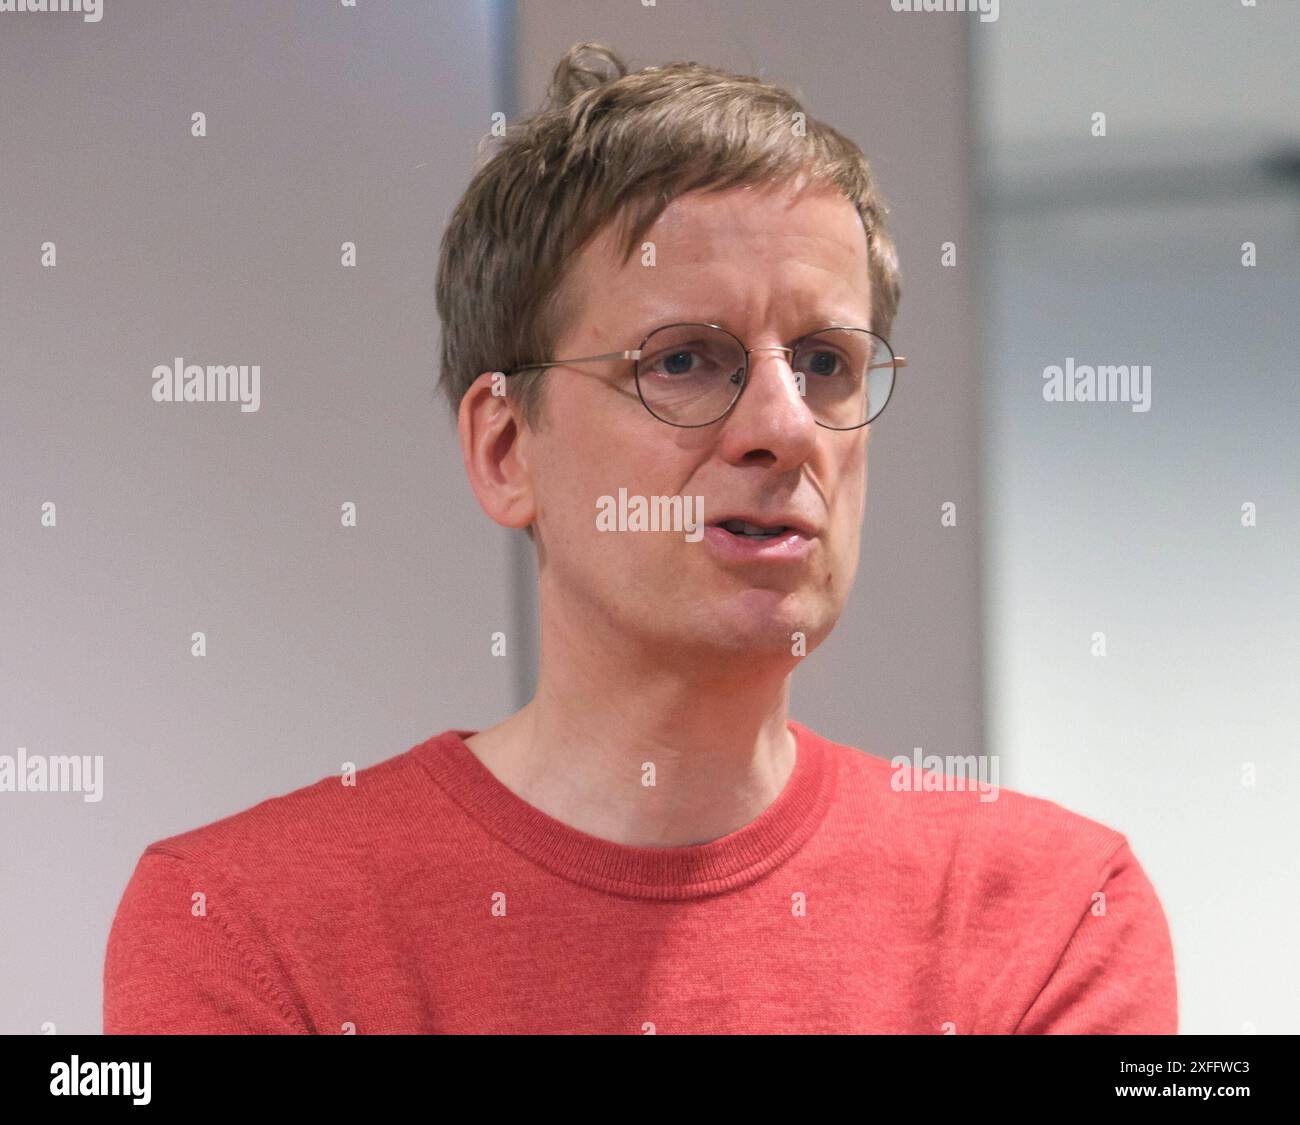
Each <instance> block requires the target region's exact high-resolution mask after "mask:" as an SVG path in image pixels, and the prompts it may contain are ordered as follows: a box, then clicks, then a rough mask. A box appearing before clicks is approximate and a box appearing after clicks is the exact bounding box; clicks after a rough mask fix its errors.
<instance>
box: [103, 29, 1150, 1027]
mask: <svg viewBox="0 0 1300 1125" xmlns="http://www.w3.org/2000/svg"><path fill="white" fill-rule="evenodd" d="M595 64H600V65H599V66H597V65H595ZM884 210H885V209H884V205H883V202H882V201H881V199H880V197H879V195H878V193H877V190H876V188H875V186H874V184H873V182H872V180H871V177H870V173H869V171H868V169H867V165H866V161H865V160H864V159H863V158H862V155H861V153H860V152H859V151H858V150H857V148H856V146H854V145H852V143H851V142H848V141H847V140H845V139H844V138H842V137H840V136H839V134H837V133H835V132H834V131H833V130H830V129H829V128H828V127H827V126H825V125H823V124H821V123H819V122H815V121H812V120H806V119H805V118H804V116H803V115H802V111H801V110H800V109H799V107H798V104H797V103H796V102H795V101H794V100H793V99H792V98H791V97H790V96H789V95H788V94H787V93H785V92H783V91H780V90H776V89H774V88H772V87H769V86H766V85H764V84H761V83H759V82H757V81H756V80H753V79H747V78H741V77H737V76H733V75H725V74H721V73H718V72H715V71H712V70H708V69H706V68H703V67H699V66H695V65H694V64H691V65H679V66H671V67H664V68H651V69H649V70H647V71H642V72H640V73H637V74H627V73H626V68H625V67H624V66H623V65H622V63H621V61H620V60H619V59H618V58H617V56H615V55H614V54H613V53H612V52H610V51H608V50H607V49H605V48H600V47H594V46H592V45H579V46H578V47H576V48H574V50H573V51H571V52H570V53H569V55H568V56H566V58H565V59H564V60H563V61H562V62H561V64H560V66H559V68H558V70H557V72H556V78H555V81H554V83H553V85H552V89H551V92H550V99H549V105H548V107H547V109H546V110H545V111H544V112H543V113H541V114H539V115H538V116H537V117H535V118H532V119H530V120H529V121H526V122H524V123H522V124H520V125H516V126H514V127H512V130H511V132H510V134H509V135H508V136H507V138H506V143H505V146H504V147H503V149H502V151H501V152H499V153H498V154H497V155H496V156H494V157H493V159H492V160H491V161H489V162H488V163H487V164H486V165H485V166H484V167H483V168H482V169H480V170H479V172H478V174H477V175H476V177H475V180H474V182H473V184H471V186H470V188H469V190H468V191H467V193H466V196H465V198H464V200H462V203H461V205H460V207H459V208H458V209H457V212H456V214H455V215H454V216H453V217H452V220H451V224H450V225H449V228H448V231H447V234H446V236H445V241H444V245H443V255H442V262H441V270H440V276H439V287H438V297H439V308H440V312H441V314H442V319H443V328H444V338H443V371H442V378H443V382H444V387H445V389H446V391H447V393H448V395H449V398H450V401H451V402H452V404H453V405H454V406H455V408H456V410H457V412H458V414H457V416H458V424H459V437H460V442H461V447H462V451H463V455H464V461H465V467H466V471H467V473H468V476H469V480H470V484H471V486H472V487H473V490H474V493H475V495H476V496H477V498H478V500H479V502H480V504H481V505H482V507H483V509H484V511H485V512H486V513H487V514H488V515H489V516H490V517H491V518H492V519H493V520H495V521H496V522H497V523H498V524H501V525H503V526H506V527H513V528H521V529H527V531H528V534H529V535H530V537H531V538H532V540H533V542H534V544H535V546H536V549H537V557H538V572H539V581H540V590H539V604H540V611H541V668H540V679H539V683H538V687H537V692H536V695H535V697H534V698H533V700H532V701H531V702H530V703H529V704H528V705H527V706H525V707H524V708H523V709H522V710H520V711H519V712H518V713H517V714H515V715H512V716H510V717H509V718H507V719H505V720H504V721H503V722H501V723H499V724H497V725H496V726H494V727H491V728H490V729H487V730H484V731H480V732H472V731H462V730H450V731H446V732H444V733H443V734H441V735H438V736H437V737H435V738H432V739H430V740H429V741H428V742H425V743H422V744H421V745H419V746H417V747H414V748H413V749H411V750H410V751H409V752H407V753H406V754H402V755H399V756H397V757H394V758H390V759H388V760H386V761H384V762H381V763H380V764H379V765H377V766H374V767H372V768H370V769H367V770H364V771H362V772H361V773H360V774H359V775H358V776H357V778H356V784H355V786H348V785H341V784H339V782H338V780H337V779H325V780H322V781H320V782H318V783H316V784H315V785H313V786H309V787H307V788H305V789H301V790H298V791H297V792H295V793H291V794H288V795H285V796H282V797H279V798H276V799H274V800H270V801H266V802H263V803H262V804H260V805H258V806H256V807H255V808H252V809H250V810H246V811H245V812H243V813H240V814H238V815H236V816H234V817H230V818H227V819H226V820H223V821H219V822H217V823H215V824H211V825H208V826H206V827H203V828H200V829H197V830H195V831H193V832H189V833H185V834H182V835H179V836H175V837H172V838H170V839H168V840H162V841H159V842H158V843H156V844H154V845H152V846H151V847H150V848H149V849H147V850H146V853H145V855H144V856H143V857H142V859H141V861H140V863H139V865H138V867H137V870H136V872H135V874H134V876H133V877H132V880H131V883H130V885H129V886H128V888H127V891H126V894H125V895H124V898H123V902H122V904H121V906H120V908H119V912H118V916H117V918H116V920H115V923H114V928H113V933H112V936H111V938H110V943H109V949H108V956H107V960H106V967H105V989H106V991H105V1030H106V1031H109V1032H114V1031H153V1030H163V1031H168V1030H170V1031H194V1032H198V1031H240V1032H299V1033H304V1032H307V1033H310V1032H319V1033H340V1032H345V1031H357V1032H361V1033H382V1032H410V1031H423V1032H497V1031H507V1032H555V1033H559V1032H612V1033H619V1032H622V1033H628V1034H642V1033H648V1032H666V1033H691V1032H717V1031H721V1032H826V1031H829V1032H915V1033H931V1034H942V1033H945V1032H955V1033H958V1034H966V1033H997V1032H1022V1033H1041V1032H1105V1033H1115V1032H1172V1031H1174V1030H1175V1029H1176V993H1175V986H1174V976H1173V960H1172V951H1171V945H1170V940H1169V933H1168V929H1167V926H1166V923H1165V919H1164V915H1163V913H1162V911H1161V908H1160V905H1159V902H1158V900H1157V899H1156V897H1155V894H1154V892H1153V890H1152V887H1151V885H1150V883H1149V881H1148V880H1147V878H1146V876H1145V874H1144V873H1143V871H1142V869H1141V867H1140V866H1139V864H1138V862H1137V860H1136V858H1135V857H1134V855H1133V853H1132V851H1131V849H1130V848H1129V845H1128V843H1127V841H1126V840H1125V838H1124V837H1123V836H1122V835H1120V834H1119V833H1117V832H1114V831H1112V830H1111V829H1109V828H1107V827H1105V826H1103V825H1100V824H1098V823H1096V822H1094V821H1091V820H1087V819H1085V818H1083V817H1080V816H1077V815H1075V814H1072V813H1070V812H1067V811H1066V810H1064V809H1062V808H1060V807H1059V806H1057V805H1054V804H1052V803H1050V802H1047V801H1043V800H1038V799H1035V798H1031V797H1028V796H1024V795H1020V794H1016V793H1010V792H1005V791H1003V792H1002V793H1000V794H998V793H996V792H994V793H992V796H994V797H997V798H998V799H996V800H989V799H987V798H988V797H989V796H990V793H989V792H988V790H987V789H985V790H984V791H982V792H977V791H975V790H973V789H967V788H964V787H963V788H956V787H954V786H951V785H945V784H943V783H942V779H941V778H937V777H936V775H930V776H929V782H937V784H928V783H926V780H925V779H923V778H922V777H919V776H918V777H911V776H910V771H900V770H899V769H895V768H891V766H890V765H889V764H888V763H886V762H884V761H883V760H881V759H878V758H874V757H872V756H870V755H867V754H864V753H862V752H860V751H857V750H855V749H853V748H850V747H845V746H839V745H836V744H834V743H831V742H828V741H827V740H825V739H822V738H820V737H819V736H818V735H816V734H815V733H814V732H813V731H811V730H810V729H808V728H807V727H805V726H803V725H802V724H799V723H796V722H793V721H791V720H790V719H789V717H788V715H787V702H788V685H789V677H790V675H791V673H792V671H793V670H794V668H795V667H796V666H797V665H798V663H799V661H800V659H801V658H802V656H803V655H804V654H805V653H806V652H810V651H812V650H813V649H814V648H815V647H816V646H817V645H818V644H819V643H820V642H821V641H822V640H823V639H824V638H825V637H826V636H827V635H828V634H829V632H830V630H831V629H832V628H833V626H834V624H835V622H836V620H837V618H838V617H839V615H840V613H841V611H842V610H843V607H844V604H845V600H846V598H847V596H848V593H849V589H850V587H851V584H852V582H853V579H854V575H855V572H856V569H857V563H858V540H859V534H860V529H861V523H862V518H863V512H864V503H865V497H866V468H867V444H868V436H869V432H870V431H869V426H868V424H867V423H868V422H869V421H870V420H871V419H873V418H875V417H876V416H878V414H879V411H880V410H881V409H883V406H884V403H885V401H886V400H887V398H888V396H889V394H890V392H891V390H892V389H893V384H894V379H895V375H896V372H897V370H898V368H899V367H900V366H901V360H900V358H899V357H897V356H896V355H895V354H894V353H893V351H892V350H891V349H890V347H889V345H888V343H887V337H888V333H889V328H890V324H891V321H892V317H893V314H894V310H895V308H896V306H897V301H898V292H899V289H898V278H897V266H896V261H895V256H894V251H893V247H892V243H891V242H890V240H889V236H888V234H887V232H886V230H885V226H884V220H883V216H884ZM615 496H617V497H619V498H620V499H619V502H618V504H617V505H616V507H617V508H618V509H619V512H618V514H617V515H614V514H612V513H611V509H610V501H611V499H612V498H613V497H615ZM624 497H631V498H633V502H631V503H626V504H625V502H624ZM656 498H658V499H659V500H662V499H664V498H667V499H669V500H673V499H675V500H676V501H677V504H676V506H674V505H672V504H660V505H659V506H657V507H656V506H655V505H656V503H657V501H656ZM635 500H642V501H644V502H645V503H644V505H642V506H641V508H640V510H641V511H647V510H653V511H654V512H655V513H656V515H658V514H664V515H667V516H672V517H680V518H678V519H677V522H678V524H679V526H674V527H668V528H665V527H663V526H662V524H659V525H658V526H656V527H655V529H653V530H649V529H648V525H643V524H641V523H638V521H637V519H636V518H635V517H634V516H633V517H631V518H629V517H628V512H629V511H631V510H633V509H635V508H636V504H635ZM697 503H698V504H702V512H703V520H702V523H703V525H706V526H701V521H700V519H699V513H700V508H699V506H697ZM656 523H658V521H657V520H656ZM900 782H901V783H900ZM200 906H201V909H200Z"/></svg>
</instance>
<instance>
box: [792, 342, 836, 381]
mask: <svg viewBox="0 0 1300 1125" xmlns="http://www.w3.org/2000/svg"><path fill="white" fill-rule="evenodd" d="M796 364H797V366H798V369H799V370H800V371H806V372H807V374H809V375H816V376H820V377H822V378H828V377H830V376H833V375H841V374H843V373H844V357H843V356H841V355H840V353H839V352H837V351H832V350H831V349H829V348H824V347H823V348H808V349H805V350H803V351H801V352H800V353H799V355H798V356H797V357H796Z"/></svg>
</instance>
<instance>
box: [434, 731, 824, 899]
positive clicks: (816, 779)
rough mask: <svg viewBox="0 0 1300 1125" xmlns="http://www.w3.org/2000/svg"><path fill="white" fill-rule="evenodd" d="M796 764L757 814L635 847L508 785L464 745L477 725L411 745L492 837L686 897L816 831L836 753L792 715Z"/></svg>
mask: <svg viewBox="0 0 1300 1125" xmlns="http://www.w3.org/2000/svg"><path fill="white" fill-rule="evenodd" d="M786 725H787V727H788V729H789V730H790V731H791V733H793V734H794V736H795V745H796V756H795V765H794V769H793V770H792V771H791V773H790V777H789V778H788V779H787V780H786V784H785V787H784V788H783V789H782V790H781V792H780V793H779V794H778V795H777V798H776V800H775V801H773V802H772V803H771V804H770V805H769V806H768V807H767V808H766V809H764V810H763V812H761V813H760V814H759V815H758V816H757V817H756V818H755V819H754V820H752V821H750V822H749V823H748V824H746V825H744V826H743V827H742V828H738V829H737V830H736V831H734V832H731V833H729V834H728V835H726V836H722V837H720V838H719V839H717V840H711V841H709V842H708V843H706V844H692V845H689V846H686V847H675V848H646V847H634V846H631V845H628V844H619V843H615V842H614V841H612V840H605V839H601V838H600V837H598V836H591V835H589V834H588V833H586V832H582V831H579V830H578V829H576V828H572V827H570V826H569V825H567V824H565V823H563V822H562V821H559V820H556V819H555V818H554V817H552V816H549V815H548V814H546V813H544V812H542V811H541V810H540V809H538V808H535V807H534V806H533V805H530V804H529V803H528V802H527V801H525V800H523V798H521V797H519V796H518V795H516V794H515V793H513V792H512V791H511V790H510V789H508V788H506V786H505V785H503V784H502V783H501V782H500V781H499V780H498V779H497V777H496V775H495V774H493V773H492V771H491V770H489V769H488V768H487V766H485V765H484V764H483V763H482V762H480V761H479V760H478V758H477V757H476V756H475V754H474V752H473V751H472V750H471V749H470V748H469V746H468V745H466V742H465V739H467V738H472V737H473V736H474V735H475V734H477V733H478V732H477V731H472V730H447V731H443V733H442V734H439V735H435V736H434V737H433V738H430V739H429V740H428V741H427V742H423V743H421V744H420V745H419V746H416V747H414V748H413V749H412V751H411V753H412V754H413V755H414V757H415V758H416V759H417V760H418V761H419V762H420V764H421V765H423V766H424V767H425V769H426V770H427V771H428V772H429V774H430V775H431V776H432V778H433V780H434V782H436V783H437V784H438V786H440V787H441V788H442V789H443V790H444V791H445V792H446V793H447V795H448V796H449V797H451V799H452V800H453V801H455V802H456V804H457V805H459V806H460V807H461V808H462V809H463V810H464V811H465V812H466V813H467V814H468V815H469V816H470V817H471V818H472V819H473V820H475V821H476V822H477V823H478V824H479V825H480V826H481V827H483V828H484V829H485V830H486V831H487V832H489V833H490V834H491V835H492V836H494V837H496V838H497V839H498V840H500V841H501V842H503V843H504V844H506V845H508V846H509V847H510V848H512V849H514V850H515V851H516V852H518V853H520V854H521V855H523V856H525V857H527V858H528V859H530V860H532V861H533V862H534V863H536V864H538V865H539V866H541V867H543V868H545V869H546V870H548V871H550V872H552V873H553V874H555V875H559V876H561V877H562V878H565V879H568V880H571V881H572V882H575V883H579V884H582V885H583V886H586V887H591V888H593V889H595V890H600V891H604V892H606V893H609V894H616V895H625V896H628V897H632V898H643V899H663V900H680V899H690V898H703V897H705V896H707V895H712V894H719V893H721V892H723V891H729V890H734V889H736V888H737V887H741V886H744V885H745V884H747V883H751V882H753V881H754V880H756V879H759V878H761V877H762V876H763V875H765V874H766V873H767V872H769V871H771V870H772V869H773V868H775V867H777V866H778V865H779V864H781V863H782V862H784V861H785V860H786V859H788V858H789V857H790V856H792V855H793V854H794V853H795V852H796V851H798V850H799V848H800V847H802V846H803V844H804V842H805V841H806V840H807V839H808V837H809V836H811V835H812V833H813V831H814V830H815V829H816V827H817V825H818V824H819V823H820V821H821V819H822V817H823V816H824V814H825V812H826V809H827V808H828V807H829V805H830V802H831V797H832V794H833V791H834V786H835V780H836V774H837V761H836V758H835V755H833V754H831V753H830V752H829V751H828V747H827V745H826V743H825V741H824V740H823V739H821V738H820V737H819V736H818V735H817V734H815V733H814V732H813V731H811V730H809V729H808V728H807V727H805V726H804V725H803V724H802V723H797V722H795V721H794V720H793V719H791V720H789V721H788V722H787V724H786Z"/></svg>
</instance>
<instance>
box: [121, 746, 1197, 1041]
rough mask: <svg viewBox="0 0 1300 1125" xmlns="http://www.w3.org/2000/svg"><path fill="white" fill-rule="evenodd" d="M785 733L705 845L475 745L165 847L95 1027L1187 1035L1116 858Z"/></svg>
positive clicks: (1076, 836) (130, 903)
mask: <svg viewBox="0 0 1300 1125" xmlns="http://www.w3.org/2000/svg"><path fill="white" fill-rule="evenodd" d="M790 729H791V730H793V731H794V733H795V735H796V738H797V739H798V756H797V758H796V763H795V768H794V771H793V773H792V774H791V776H790V779H789V781H788V782H787V784H786V787H785V789H784V790H783V791H782V793H781V794H780V796H779V797H778V798H777V799H776V801H775V802H773V804H772V805H771V806H769V807H768V808H767V809H766V810H765V811H764V812H763V813H762V814H761V815H760V816H759V817H758V818H757V819H755V820H754V821H752V822H751V823H750V824H748V825H746V826H745V827H744V828H741V829H740V830H738V831H736V832H733V833H731V834H730V835H728V836H724V837H723V838H721V839H718V840H714V841H712V842H710V843H707V844H700V845H694V846H691V847H679V848H640V847H630V846H627V845H623V844H616V843H612V842H610V841H607V840H602V839H599V838H597V837H594V836H589V835H587V834H585V833H583V832H579V831H577V830H576V829H573V828H570V827H569V826H567V825H565V824H563V823H561V822H560V821H558V820H555V819H553V818H552V817H550V816H547V815H546V814H544V813H542V812H541V811H540V810H538V809H535V808H533V807H532V806H531V805H529V804H527V803H526V802H524V801H523V800H522V799H520V798H519V797H517V796H515V794H514V793H512V792H511V791H510V790H509V789H507V788H506V787H505V786H504V785H502V784H501V783H500V782H499V781H497V780H496V778H495V777H494V775H493V774H492V773H491V772H490V771H489V770H488V769H487V768H486V767H485V766H484V765H483V764H482V763H481V762H480V761H479V760H478V759H477V758H476V757H475V756H474V754H473V752H472V751H471V750H470V749H469V747H468V746H466V745H465V743H464V741H463V740H464V739H465V738H467V737H469V736H470V735H471V734H472V733H473V732H471V731H446V732H444V733H443V734H440V735H438V736H437V737H435V738H431V739H430V740H429V741H428V742H425V743H423V744H421V745H419V746H416V747H414V748H412V749H411V750H409V751H407V752H406V753H404V754H399V755H397V756H396V757H392V758H389V759H388V760H387V761H384V762H381V763H379V764H378V765H375V766H372V767H370V768H368V769H365V770H361V771H360V772H358V774H357V775H356V785H355V786H347V785H344V784H342V782H341V781H340V779H338V778H326V779H323V780H321V781H318V782H316V783H315V784H314V785H309V786H306V787H305V788H302V789H298V790H296V791H295V792H292V793H289V794H286V795H284V796H280V797H276V798H273V799H271V800H267V801H263V802H262V803H261V804H259V805H256V806H254V807H253V808H250V809H247V810H245V811H243V812H241V813H238V814H237V815H234V816H230V817H227V818H225V819H223V820H219V821H216V822H214V823H212V824H209V825H207V826H205V827H202V828H198V829H195V830H193V831H190V832H185V833H182V834H181V835H177V836H172V837H169V838H167V839H164V840H160V841H158V842H157V843H154V844H151V845H149V847H147V848H146V849H145V851H144V854H143V855H142V856H141V858H140V860H139V862H138V863H137V865H136V868H135V871H134V874H133V875H132V876H131V879H130V882H129V883H128V885H127V887H126V891H125V893H124V895H123V897H122V901H121V904H120V905H119V907H118V911H117V915H116V917H115V919H114V922H113V927H112V931H111V933H110V935H109V940H108V949H107V955H106V958H105V965H104V1030H105V1032H108V1033H110V1034H112V1033H121V1032H259V1033H265V1032H297V1033H313V1032H314V1033H321V1034H339V1033H342V1032H348V1031H353V1030H355V1031H356V1032H357V1033H363V1034H364V1033H383V1032H449V1033H464V1032H470V1033H476V1032H538V1033H564V1032H579V1033H585V1032H595V1033H622V1034H644V1033H648V1032H652V1031H653V1032H659V1033H699V1032H915V1033H922V1034H941V1033H944V1032H955V1033H957V1034H968V1033H990V1032H992V1033H997V1032H1022V1033H1040V1032H1103V1033H1116V1032H1124V1033H1147V1032H1158V1033H1172V1032H1174V1031H1176V1030H1177V996H1176V991H1175V986H1174V964H1173V951H1172V948H1171V944H1170V939H1169V930H1168V927H1167V925H1166V922H1165V917H1164V913H1163V911H1162V910H1161V907H1160V903H1159V901H1158V899H1157V898H1156V895H1155V892H1154V890H1153V889H1152V886H1151V884H1150V882H1149V881H1148V879H1147V877H1146V875H1145V873H1144V872H1143V870H1142V868H1141V867H1140V866H1139V864H1138V861H1137V859H1136V858H1135V857H1134V855H1133V852H1132V851H1131V849H1130V848H1129V845H1128V843H1127V841H1126V840H1125V838H1124V837H1123V836H1121V835H1120V834H1119V833H1117V832H1114V831H1112V830H1111V829H1109V828H1106V827H1105V826H1103V825H1101V824H1098V823H1097V822H1095V821H1093V820H1089V819H1087V818H1085V817H1082V816H1079V815H1077V814H1075V813H1071V812H1068V811H1066V810H1065V809H1063V808H1061V807H1060V806H1059V805H1056V804H1053V803H1052V802H1050V801H1045V800H1041V799H1038V798H1035V797H1029V796H1025V795H1022V794H1018V793H1014V792H1011V791H1009V790H1005V789H1004V790H1001V792H1000V796H999V798H998V799H997V800H994V801H987V800H985V801H981V800H980V794H979V793H978V792H974V791H967V792H960V791H928V792H915V791H906V790H904V791H898V790H897V789H895V788H894V787H892V786H891V784H890V779H891V776H894V774H895V771H894V768H893V767H892V766H891V765H890V764H889V763H888V762H887V761H885V760H884V759H881V758H878V757H875V756H872V755H870V754H866V753H863V752H862V751H860V750H856V749H853V748H851V747H847V746H841V745H838V744H836V743H832V742H829V741H827V740H825V739H823V738H821V737H820V736H819V735H817V734H815V733H814V732H812V731H811V730H809V729H808V728H806V727H804V726H803V725H802V724H800V723H796V722H791V723H790ZM1098 892H1102V894H1104V896H1105V897H1104V911H1103V910H1102V909H1101V907H1100V906H1099V905H1095V904H1099V903H1102V900H1101V899H1099V898H1097V897H1096V896H1097V894H1098Z"/></svg>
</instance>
